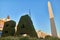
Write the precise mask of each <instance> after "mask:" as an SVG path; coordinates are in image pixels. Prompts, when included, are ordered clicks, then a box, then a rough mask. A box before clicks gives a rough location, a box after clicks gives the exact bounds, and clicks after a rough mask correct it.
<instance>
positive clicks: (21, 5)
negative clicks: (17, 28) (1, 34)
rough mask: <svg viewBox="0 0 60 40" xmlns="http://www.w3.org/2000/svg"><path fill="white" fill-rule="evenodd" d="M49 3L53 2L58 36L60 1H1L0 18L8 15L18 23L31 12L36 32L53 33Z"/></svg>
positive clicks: (59, 30)
mask: <svg viewBox="0 0 60 40" xmlns="http://www.w3.org/2000/svg"><path fill="white" fill-rule="evenodd" d="M48 1H50V2H51V5H52V9H53V14H54V20H55V24H56V29H57V33H58V35H60V0H0V18H5V17H7V16H8V15H9V16H10V18H11V20H14V21H16V22H17V23H18V21H19V19H20V17H21V16H22V15H24V14H29V9H30V12H31V19H32V21H33V24H34V27H35V29H36V30H41V31H43V32H45V33H47V34H50V33H51V28H50V19H49V13H48Z"/></svg>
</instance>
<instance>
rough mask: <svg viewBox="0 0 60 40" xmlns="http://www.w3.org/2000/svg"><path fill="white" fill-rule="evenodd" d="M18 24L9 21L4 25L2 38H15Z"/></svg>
mask: <svg viewBox="0 0 60 40" xmlns="http://www.w3.org/2000/svg"><path fill="white" fill-rule="evenodd" d="M15 25H16V22H15V21H13V20H10V21H7V22H5V23H4V27H3V31H2V35H1V36H2V37H6V36H14V33H15Z"/></svg>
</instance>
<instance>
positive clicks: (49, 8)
mask: <svg viewBox="0 0 60 40" xmlns="http://www.w3.org/2000/svg"><path fill="white" fill-rule="evenodd" d="M48 11H49V16H50V24H51V34H52V36H54V37H57V31H56V27H55V22H54V16H53V12H52V8H51V4H50V1H48Z"/></svg>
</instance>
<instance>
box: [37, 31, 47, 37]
mask: <svg viewBox="0 0 60 40" xmlns="http://www.w3.org/2000/svg"><path fill="white" fill-rule="evenodd" d="M36 32H37V35H38V38H45V36H47V34H45V33H44V32H42V31H36Z"/></svg>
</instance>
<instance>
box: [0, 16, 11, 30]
mask: <svg viewBox="0 0 60 40" xmlns="http://www.w3.org/2000/svg"><path fill="white" fill-rule="evenodd" d="M9 20H10V17H9V16H7V18H5V19H0V31H2V30H3V26H4V22H6V21H9Z"/></svg>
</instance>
